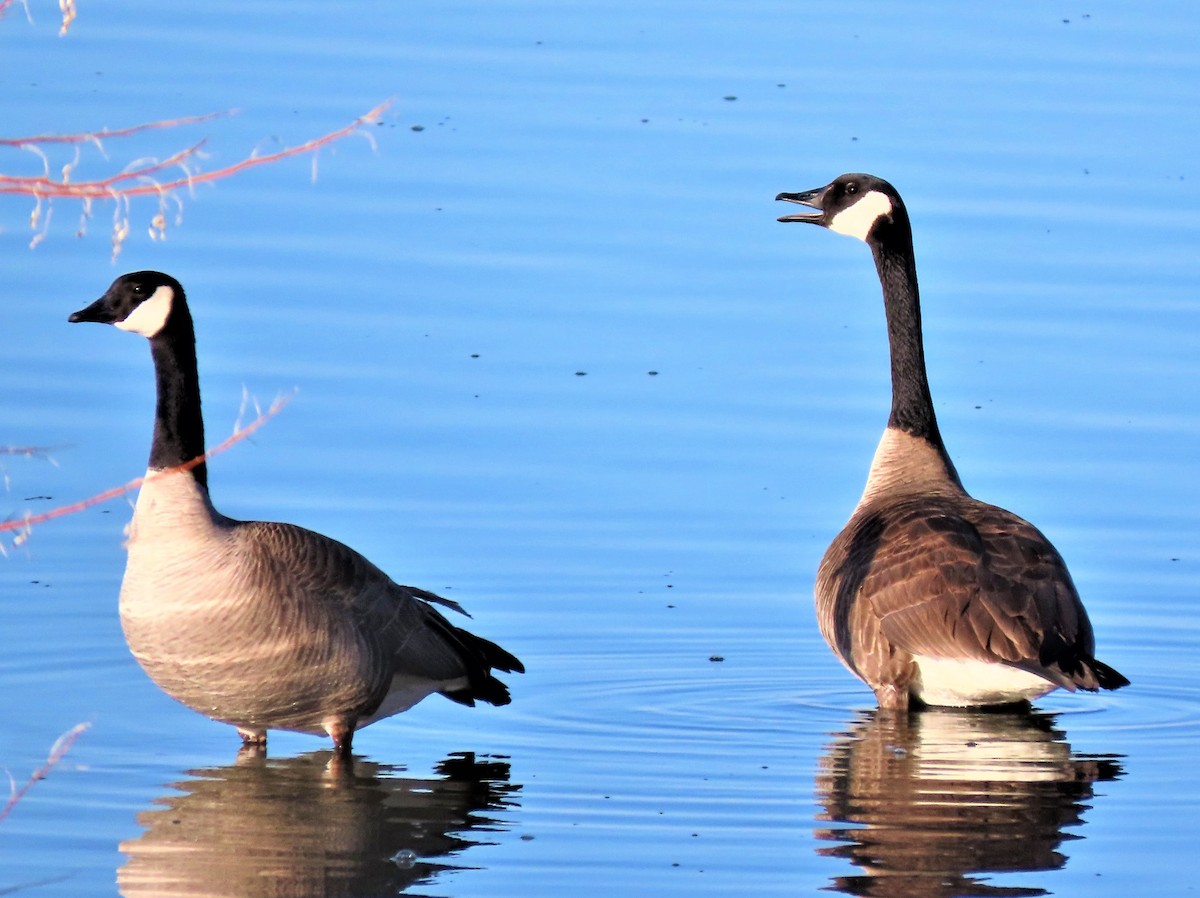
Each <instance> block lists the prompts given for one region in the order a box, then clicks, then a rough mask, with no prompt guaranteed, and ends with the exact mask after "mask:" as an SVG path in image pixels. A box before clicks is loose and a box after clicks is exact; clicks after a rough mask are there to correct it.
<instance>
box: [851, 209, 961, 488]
mask: <svg viewBox="0 0 1200 898" xmlns="http://www.w3.org/2000/svg"><path fill="white" fill-rule="evenodd" d="M872 238H873V239H872V240H871V250H872V252H873V253H874V255H875V267H876V269H877V270H878V271H879V281H880V284H881V285H882V286H883V305H884V311H885V314H886V315H887V329H888V346H889V347H890V350H891V359H892V412H891V415H890V416H889V417H888V426H889V427H895V428H898V429H900V430H903V431H904V432H905V433H908V434H911V435H912V436H915V437H919V438H921V439H924V440H926V441H928V442H929V443H930V444H931V445H933V446H934V447H935V448H936V449H937V450H938V452H939V453H940V454H941V455H942V457H943V458H944V459H945V461H946V466H947V469H948V470H949V471H950V472H951V473H952V474H953V473H954V466H953V465H952V464H951V462H950V458H949V456H948V455H947V454H946V447H945V445H944V444H943V443H942V435H941V433H940V432H939V431H938V425H937V415H936V414H934V411H933V398H932V396H931V395H930V393H929V377H928V375H927V374H926V372H925V345H924V341H923V339H922V336H921V299H920V293H919V291H918V289H917V264H916V260H915V259H914V257H913V248H912V230H911V228H910V226H909V224H908V220H907V215H905V214H904V213H903V211H900V212H899V214H897V215H895V217H894V220H893V221H892V222H890V223H888V224H884V225H881V227H879V228H877V230H876V232H875V233H874V234H873V235H872ZM955 476H957V475H955Z"/></svg>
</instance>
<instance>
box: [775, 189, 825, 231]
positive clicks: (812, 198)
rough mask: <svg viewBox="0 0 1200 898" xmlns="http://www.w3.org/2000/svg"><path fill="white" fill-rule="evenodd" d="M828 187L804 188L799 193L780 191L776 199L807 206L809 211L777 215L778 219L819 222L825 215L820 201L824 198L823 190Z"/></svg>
mask: <svg viewBox="0 0 1200 898" xmlns="http://www.w3.org/2000/svg"><path fill="white" fill-rule="evenodd" d="M827 189H828V188H826V187H818V188H817V189H816V190H805V191H802V192H801V193H781V194H779V195H778V196H777V197H775V199H776V200H783V201H784V202H785V203H798V204H799V205H801V206H807V207H808V208H809V210H811V211H805V212H795V213H793V214H791V215H781V216H779V220H780V221H807V222H809V223H810V224H820V223H821V221H822V219H824V217H825V209H824V208H823V206H822V202H823V200H824V199H825V191H826V190H827Z"/></svg>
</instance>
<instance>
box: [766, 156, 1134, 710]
mask: <svg viewBox="0 0 1200 898" xmlns="http://www.w3.org/2000/svg"><path fill="white" fill-rule="evenodd" d="M776 199H777V200H784V201H786V202H789V203H799V204H800V205H802V206H806V207H808V209H809V210H811V211H804V212H800V213H797V214H794V215H785V216H783V217H781V218H780V219H779V220H780V221H805V222H810V223H812V224H817V225H821V226H822V227H826V228H829V229H830V230H831V231H837V232H838V233H841V234H847V235H849V236H851V237H857V238H858V239H859V240H862V241H864V242H865V243H866V244H867V245H868V246H869V247H871V252H872V253H873V254H874V256H875V266H876V268H877V270H878V272H879V280H880V283H881V284H882V286H883V304H884V310H885V312H886V315H887V328H888V343H889V345H890V349H891V368H892V411H891V416H890V417H889V418H888V423H887V429H886V430H884V432H883V439H882V440H880V442H879V447H878V449H877V450H876V451H875V458H874V460H873V461H872V462H871V470H870V473H869V474H868V476H867V485H866V488H865V489H864V491H863V494H862V498H861V499H859V502H858V506H857V507H856V508H855V509H854V513H853V515H851V517H850V521H849V523H847V524H846V527H845V528H844V529H843V530H842V532H841V533H839V534H838V535H837V537H836V538H835V539H834V541H833V543H832V544H831V545H830V546H829V548H828V550H826V552H825V557H824V558H822V559H821V565H820V568H819V569H818V571H817V582H816V604H817V620H818V622H819V624H820V627H821V635H822V636H824V637H825V641H826V642H828V643H829V645H830V647H831V648H832V649H833V651H834V652H835V653H836V654H837V656H838V658H840V659H841V661H842V663H843V664H845V665H846V666H847V667H848V668H849V669H850V671H851V672H852V673H854V674H855V676H857V677H859V678H860V679H861V680H863V681H864V682H865V683H866V684H867V685H868V686H870V687H871V688H872V689H873V690H874V691H875V697H876V699H877V700H878V702H879V706H880V707H881V708H899V709H903V708H908V707H909V705H910V702H911V703H913V704H914V705H942V706H951V707H972V706H986V705H1004V704H1014V703H1018V702H1026V701H1028V700H1030V699H1033V698H1037V697H1038V696H1041V695H1044V694H1046V693H1047V692H1049V691H1051V690H1052V689H1055V688H1057V687H1060V686H1061V687H1063V688H1065V689H1069V690H1071V691H1074V690H1075V689H1086V690H1089V691H1095V690H1097V689H1118V688H1120V687H1121V686H1126V685H1128V684H1129V681H1128V680H1127V679H1125V677H1123V676H1122V675H1121V674H1119V673H1117V671H1115V670H1113V669H1112V668H1111V667H1109V666H1108V665H1106V664H1103V663H1101V662H1100V661H1097V660H1096V658H1095V657H1094V652H1095V641H1094V638H1093V636H1092V626H1091V623H1090V622H1089V621H1088V616H1087V612H1086V611H1085V610H1084V608H1083V603H1082V602H1080V600H1079V595H1078V593H1077V592H1076V591H1075V586H1074V584H1073V583H1072V582H1071V576H1070V574H1069V573H1068V572H1067V568H1066V565H1065V564H1064V562H1063V560H1062V558H1061V556H1059V554H1058V552H1057V551H1055V549H1054V547H1053V546H1052V545H1051V544H1050V542H1049V540H1047V539H1046V537H1044V536H1043V535H1042V534H1041V532H1039V531H1038V530H1037V528H1036V527H1034V526H1033V525H1032V524H1030V523H1028V522H1026V521H1024V520H1022V519H1021V518H1019V517H1017V516H1016V515H1014V514H1012V513H1011V512H1008V511H1005V510H1004V509H1002V508H997V507H996V506H994V505H988V504H986V503H984V502H980V501H978V500H977V499H973V498H971V496H969V495H968V494H967V492H966V491H965V490H964V489H963V486H962V482H961V481H960V480H959V479H958V473H957V472H956V471H955V470H954V465H953V463H952V462H951V461H950V456H949V455H948V454H947V453H946V447H945V446H944V445H943V444H942V438H941V435H940V434H939V433H938V426H937V419H936V417H935V415H934V411H933V401H932V399H931V398H930V394H929V381H928V379H927V377H926V373H925V353H924V348H923V346H922V341H921V310H920V301H919V298H918V293H917V270H916V263H915V262H914V259H913V245H912V228H911V226H910V224H909V220H908V213H907V212H906V211H905V208H904V202H903V201H902V200H901V199H900V195H899V194H898V193H897V192H896V190H895V188H893V187H892V185H890V184H888V183H887V182H886V181H883V180H881V179H879V178H876V177H873V176H871V175H864V174H847V175H842V176H841V177H839V178H837V179H836V180H835V181H833V182H832V183H831V184H829V185H828V186H826V187H822V188H819V189H817V190H809V191H805V192H803V193H781V194H779V195H778V196H777V197H776Z"/></svg>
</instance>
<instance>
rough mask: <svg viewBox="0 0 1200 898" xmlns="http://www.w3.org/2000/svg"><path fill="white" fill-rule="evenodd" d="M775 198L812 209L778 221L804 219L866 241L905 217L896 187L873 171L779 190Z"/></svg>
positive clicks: (786, 216) (784, 216)
mask: <svg viewBox="0 0 1200 898" xmlns="http://www.w3.org/2000/svg"><path fill="white" fill-rule="evenodd" d="M775 199H777V200H783V201H784V202H787V203H798V204H800V205H801V206H807V207H808V208H809V209H810V210H812V211H806V212H797V213H795V214H793V215H783V216H781V217H780V218H779V220H780V221H806V222H809V223H810V224H818V225H821V226H822V227H825V228H829V230H831V231H837V232H838V233H839V234H848V235H849V236H851V237H857V238H858V239H859V240H863V241H866V242H870V240H871V239H872V236H873V234H874V233H875V232H876V228H878V227H880V226H886V225H890V224H894V223H896V222H897V221H898V220H904V221H907V219H908V214H907V213H906V212H905V210H904V201H903V200H902V199H900V194H899V193H897V192H896V188H895V187H893V186H892V185H891V184H889V183H888V182H887V181H885V180H883V179H882V178H877V177H875V176H874V175H864V174H847V175H839V176H838V177H837V178H835V179H834V180H833V181H832V182H830V183H829V184H827V185H825V186H824V187H818V188H817V189H816V190H806V191H804V192H802V193H781V194H779V195H778V196H776V197H775Z"/></svg>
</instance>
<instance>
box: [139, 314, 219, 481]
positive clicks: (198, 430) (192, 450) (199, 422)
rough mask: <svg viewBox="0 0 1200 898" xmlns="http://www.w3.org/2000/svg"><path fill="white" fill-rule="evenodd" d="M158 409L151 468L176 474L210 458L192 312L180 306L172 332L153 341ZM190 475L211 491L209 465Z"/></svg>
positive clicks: (170, 323) (167, 330) (168, 328)
mask: <svg viewBox="0 0 1200 898" xmlns="http://www.w3.org/2000/svg"><path fill="white" fill-rule="evenodd" d="M150 354H151V355H152V356H153V358H154V375H155V381H156V384H157V390H158V404H157V408H156V410H155V415H154V439H153V441H152V442H151V444H150V467H151V469H153V470H161V469H163V468H173V467H176V466H177V465H182V464H184V463H186V462H190V461H192V460H193V459H195V458H199V457H200V456H202V455H203V454H204V419H203V417H202V416H201V413H200V374H199V371H198V370H197V367H196V336H195V331H194V329H193V327H192V316H191V314H190V313H189V312H188V308H187V306H186V305H184V304H183V303H181V302H177V303H176V305H175V308H174V309H172V311H171V317H170V320H169V321H168V323H167V326H166V327H165V328H164V329H163V331H162V332H161V333H159V334H158V336H156V337H154V338H153V339H152V340H151V341H150ZM189 473H190V474H191V475H192V476H193V477H195V478H196V481H197V482H198V483H199V484H200V485H201V486H202V487H205V488H207V487H208V470H207V467H206V466H205V464H204V462H200V463H199V464H197V465H196V466H195V467H193V468H191V469H190V471H189Z"/></svg>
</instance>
